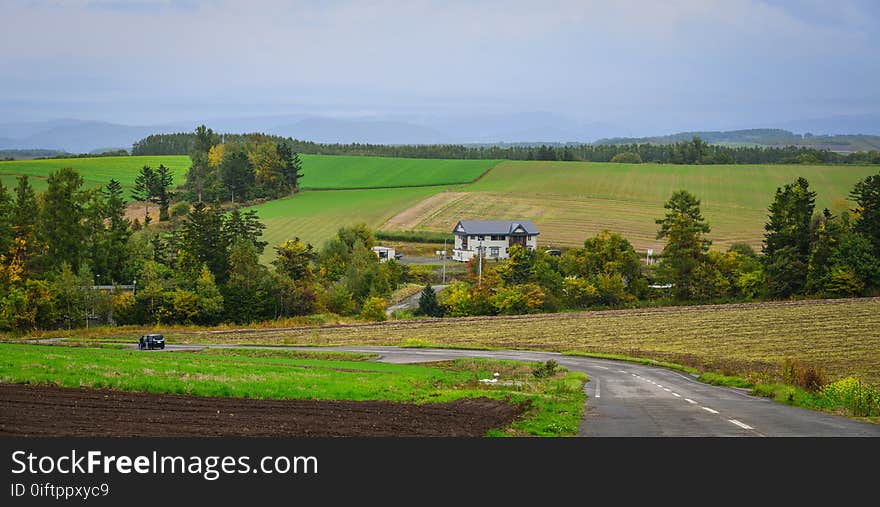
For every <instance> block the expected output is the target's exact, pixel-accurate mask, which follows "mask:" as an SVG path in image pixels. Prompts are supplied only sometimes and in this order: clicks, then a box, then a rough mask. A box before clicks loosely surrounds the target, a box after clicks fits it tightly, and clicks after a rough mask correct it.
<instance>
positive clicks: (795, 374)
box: [782, 359, 827, 393]
mask: <svg viewBox="0 0 880 507" xmlns="http://www.w3.org/2000/svg"><path fill="white" fill-rule="evenodd" d="M782 380H783V381H784V382H785V383H786V384H791V385H795V386H798V387H800V388H801V389H804V390H807V391H809V392H811V393H815V392H818V391H819V390H820V389H821V388H822V386H824V385H825V384H826V383H827V382H826V381H825V370H824V369H823V368H822V367H821V366H815V365H810V364H806V363H804V362H802V361H800V360H797V359H786V360H785V361H784V362H783V363H782Z"/></svg>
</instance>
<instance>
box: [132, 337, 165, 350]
mask: <svg viewBox="0 0 880 507" xmlns="http://www.w3.org/2000/svg"><path fill="white" fill-rule="evenodd" d="M164 348H165V336H164V335H161V334H145V335H143V336H141V339H140V340H139V341H138V349H140V350H153V349H164Z"/></svg>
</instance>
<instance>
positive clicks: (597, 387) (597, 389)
mask: <svg viewBox="0 0 880 507" xmlns="http://www.w3.org/2000/svg"><path fill="white" fill-rule="evenodd" d="M601 397H602V395H601V394H600V391H599V379H596V398H601Z"/></svg>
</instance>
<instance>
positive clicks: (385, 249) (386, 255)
mask: <svg viewBox="0 0 880 507" xmlns="http://www.w3.org/2000/svg"><path fill="white" fill-rule="evenodd" d="M373 252H374V253H375V254H376V255H377V256H378V257H379V262H388V261H389V260H390V259H394V258H395V252H394V249H393V248H391V247H390V246H374V247H373Z"/></svg>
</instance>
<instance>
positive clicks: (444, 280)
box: [443, 238, 446, 285]
mask: <svg viewBox="0 0 880 507" xmlns="http://www.w3.org/2000/svg"><path fill="white" fill-rule="evenodd" d="M443 285H446V239H445V238H444V239H443Z"/></svg>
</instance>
